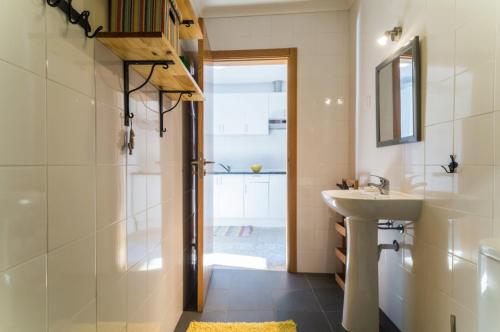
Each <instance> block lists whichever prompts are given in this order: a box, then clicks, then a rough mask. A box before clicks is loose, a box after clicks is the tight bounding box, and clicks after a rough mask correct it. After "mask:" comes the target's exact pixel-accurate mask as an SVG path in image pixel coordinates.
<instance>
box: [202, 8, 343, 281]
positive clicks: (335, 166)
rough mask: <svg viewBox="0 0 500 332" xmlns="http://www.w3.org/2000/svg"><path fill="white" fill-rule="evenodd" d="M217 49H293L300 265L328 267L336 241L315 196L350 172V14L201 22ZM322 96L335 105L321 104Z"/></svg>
mask: <svg viewBox="0 0 500 332" xmlns="http://www.w3.org/2000/svg"><path fill="white" fill-rule="evenodd" d="M206 24H207V30H208V35H209V40H210V44H211V47H212V49H214V50H231V49H262V48H282V47H297V48H298V186H299V187H298V211H297V212H298V235H297V236H298V269H299V271H304V272H305V271H307V272H333V271H334V270H335V268H336V259H335V255H334V254H333V253H334V248H335V246H336V245H338V243H339V242H338V241H339V240H338V238H337V234H336V233H335V230H334V228H333V222H332V220H331V219H332V216H331V213H330V211H329V210H328V209H327V207H326V205H325V204H324V203H323V202H322V200H321V197H320V192H321V190H324V189H330V188H333V187H335V183H336V182H338V181H340V180H341V178H342V177H348V176H349V175H350V167H351V164H350V158H349V143H350V139H349V114H348V109H349V107H348V102H346V103H345V104H344V105H341V106H340V105H336V104H335V100H336V99H337V97H344V98H345V99H346V101H348V86H349V85H348V84H349V79H348V74H349V72H348V64H349V61H348V53H349V51H348V13H347V12H346V11H329V12H321V13H307V14H290V15H270V16H251V17H228V18H209V19H206ZM326 98H331V99H332V100H333V101H334V102H333V103H332V104H331V105H329V106H328V105H325V103H324V101H325V99H326Z"/></svg>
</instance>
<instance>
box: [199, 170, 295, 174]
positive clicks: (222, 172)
mask: <svg viewBox="0 0 500 332" xmlns="http://www.w3.org/2000/svg"><path fill="white" fill-rule="evenodd" d="M208 173H210V174H215V175H266V174H267V175H277V174H278V175H279V174H286V171H260V172H259V173H254V172H252V171H231V173H228V172H224V171H216V172H208Z"/></svg>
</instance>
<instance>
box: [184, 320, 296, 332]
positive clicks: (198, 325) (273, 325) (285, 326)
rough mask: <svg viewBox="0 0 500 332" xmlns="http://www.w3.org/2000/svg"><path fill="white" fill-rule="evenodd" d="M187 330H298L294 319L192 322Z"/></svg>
mask: <svg viewBox="0 0 500 332" xmlns="http://www.w3.org/2000/svg"><path fill="white" fill-rule="evenodd" d="M186 332H297V326H296V325H295V322H294V321H292V320H287V321H284V322H267V323H208V322H191V323H190V324H189V327H188V329H187V331H186Z"/></svg>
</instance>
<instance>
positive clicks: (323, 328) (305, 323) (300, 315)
mask: <svg viewBox="0 0 500 332" xmlns="http://www.w3.org/2000/svg"><path fill="white" fill-rule="evenodd" d="M289 319H291V320H293V321H294V322H295V324H297V332H331V329H330V325H329V324H328V321H327V319H326V317H325V315H324V314H323V313H322V312H305V311H278V312H277V320H278V321H284V320H289Z"/></svg>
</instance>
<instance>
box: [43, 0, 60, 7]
mask: <svg viewBox="0 0 500 332" xmlns="http://www.w3.org/2000/svg"><path fill="white" fill-rule="evenodd" d="M61 1H62V0H56V1H54V2H52V1H50V0H47V4H48V5H49V6H51V7H57V6H59V2H61Z"/></svg>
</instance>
